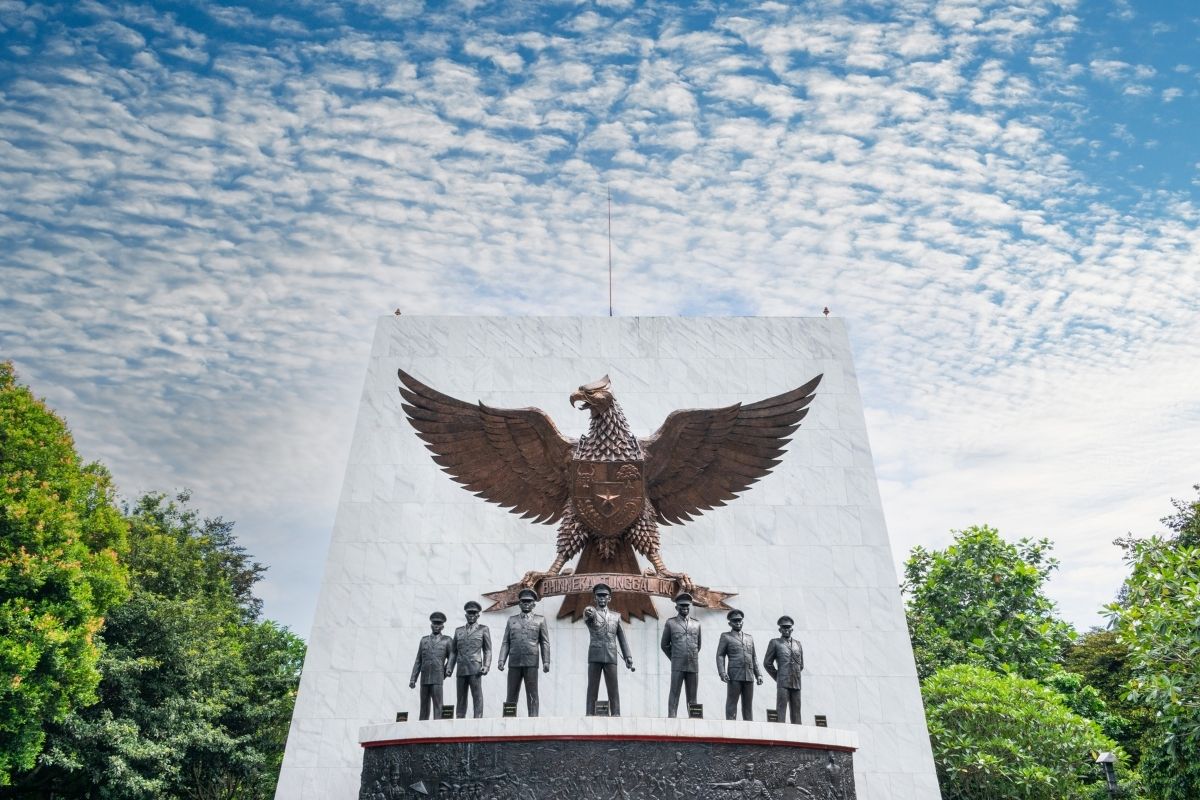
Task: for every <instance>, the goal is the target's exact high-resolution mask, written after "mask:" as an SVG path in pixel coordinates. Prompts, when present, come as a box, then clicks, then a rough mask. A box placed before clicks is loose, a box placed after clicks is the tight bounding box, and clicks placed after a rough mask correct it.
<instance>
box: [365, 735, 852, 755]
mask: <svg viewBox="0 0 1200 800" xmlns="http://www.w3.org/2000/svg"><path fill="white" fill-rule="evenodd" d="M546 740H553V741H565V742H591V741H601V742H703V743H705V744H753V745H764V746H768V747H799V748H803V749H807V750H835V751H837V752H840V753H853V752H854V751H855V750H856V749H857V748H855V747H845V746H843V745H837V744H819V743H817V742H781V741H779V740H778V739H729V738H723V737H718V736H650V735H646V734H629V735H625V736H622V735H620V734H617V735H612V734H576V733H572V734H563V735H561V736H555V735H549V734H516V735H513V736H437V737H430V738H427V739H381V740H379V741H376V742H360V743H359V744H360V745H361V746H362V747H363V748H367V747H391V746H392V745H399V744H475V743H481V742H535V741H546Z"/></svg>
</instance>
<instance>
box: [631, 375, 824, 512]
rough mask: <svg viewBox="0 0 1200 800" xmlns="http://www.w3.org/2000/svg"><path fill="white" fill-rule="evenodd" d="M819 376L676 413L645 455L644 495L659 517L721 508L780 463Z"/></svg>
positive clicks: (646, 446) (650, 442)
mask: <svg viewBox="0 0 1200 800" xmlns="http://www.w3.org/2000/svg"><path fill="white" fill-rule="evenodd" d="M822 377H824V376H823V375H818V376H817V377H815V378H813V379H812V380H811V381H809V382H808V383H806V384H804V385H803V386H801V387H799V388H797V389H793V390H792V391H790V392H785V393H783V394H781V395H778V396H776V397H771V398H768V399H766V400H760V401H758V402H757V403H751V404H750V405H745V406H744V405H742V404H741V403H737V404H735V405H732V406H726V407H725V408H710V409H699V410H688V411H675V412H673V413H672V414H671V415H670V416H669V417H667V420H666V422H664V423H663V424H662V427H661V428H659V429H658V430H657V431H656V432H655V434H654V435H653V436H651V437H650V438H649V439H643V440H642V448H643V449H644V450H645V453H646V494H647V495H648V497H649V498H650V502H651V504H653V506H654V511H655V516H656V517H657V518H658V521H659V522H661V523H663V524H665V525H670V524H672V523H680V522H687V521H688V520H690V519H691V518H692V517H694V516H698V515H700V514H701V513H703V512H705V511H707V510H709V509H710V508H716V507H717V506H723V505H725V504H726V503H727V502H729V501H730V500H732V499H733V498H734V497H736V496H737V494H738V492H742V491H744V490H745V489H746V488H747V487H749V486H750V484H752V483H754V482H755V481H757V480H758V479H759V478H761V477H763V476H764V475H766V474H767V473H769V472H770V471H771V469H772V468H773V467H775V466H776V465H777V464H778V463H779V460H778V458H779V456H780V455H782V454H783V450H784V445H786V444H787V443H788V442H789V441H790V440H789V439H788V438H787V437H788V436H790V435H791V434H792V433H793V432H794V431H795V430H796V428H797V427H798V426H799V425H800V420H802V419H804V417H805V415H806V414H808V404H809V403H811V402H812V400H813V397H815V396H816V388H817V384H819V383H820V382H821V378H822Z"/></svg>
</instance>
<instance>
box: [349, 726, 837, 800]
mask: <svg viewBox="0 0 1200 800" xmlns="http://www.w3.org/2000/svg"><path fill="white" fill-rule="evenodd" d="M359 742H360V743H361V744H362V746H363V748H364V752H363V768H362V782H361V788H360V790H359V795H358V796H359V799H360V800H400V798H415V797H435V798H458V799H459V800H692V798H706V799H707V798H713V799H714V800H720V799H721V798H728V799H729V800H734V798H759V797H762V798H767V797H770V798H775V800H781V799H782V800H798V799H799V798H805V799H806V800H808V799H811V800H855V796H856V795H855V789H854V766H853V753H854V750H855V749H856V748H857V737H856V735H855V734H854V733H852V732H850V731H842V730H836V729H833V728H815V727H809V726H806V725H782V724H768V723H764V722H726V721H715V720H702V719H662V718H638V717H630V718H618V717H613V718H605V717H584V718H578V719H567V718H550V717H542V718H527V717H526V718H516V719H511V718H510V719H460V720H453V721H425V722H417V723H411V722H410V723H393V724H388V725H371V726H368V727H364V728H361V729H360V731H359Z"/></svg>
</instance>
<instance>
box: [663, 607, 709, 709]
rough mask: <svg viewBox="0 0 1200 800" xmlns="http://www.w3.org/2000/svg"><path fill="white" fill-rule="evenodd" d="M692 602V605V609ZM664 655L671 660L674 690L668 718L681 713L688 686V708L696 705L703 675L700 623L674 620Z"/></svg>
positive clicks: (667, 628)
mask: <svg viewBox="0 0 1200 800" xmlns="http://www.w3.org/2000/svg"><path fill="white" fill-rule="evenodd" d="M690 604H691V603H690V600H689V605H690ZM661 647H662V651H663V652H664V653H665V654H666V655H667V658H669V659H671V690H670V692H669V693H668V695H667V716H668V717H673V716H675V713H676V712H677V711H678V710H679V690H680V688H682V687H683V686H684V685H686V686H687V701H688V704H689V705H691V704H692V703H695V702H696V689H697V684H698V681H699V672H700V623H699V622H697V621H696V620H694V619H692V618H691V617H683V616H677V617H671V618H670V619H669V620H667V621H666V623H665V624H664V625H663V635H662V642H661Z"/></svg>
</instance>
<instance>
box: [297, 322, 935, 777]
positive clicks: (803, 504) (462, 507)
mask: <svg viewBox="0 0 1200 800" xmlns="http://www.w3.org/2000/svg"><path fill="white" fill-rule="evenodd" d="M399 368H403V369H404V370H406V371H407V372H409V373H411V374H412V375H414V376H415V377H417V378H418V379H419V380H421V381H424V382H425V383H428V384H429V385H430V386H432V387H434V388H436V389H438V390H439V391H442V392H445V393H447V394H450V395H452V396H454V397H458V398H461V399H463V400H466V401H469V402H474V401H475V400H482V401H483V402H485V403H487V404H488V405H490V406H496V407H502V408H520V407H527V406H534V407H538V408H542V409H544V410H545V411H546V412H547V413H549V414H550V415H551V416H552V417H553V418H554V420H555V422H556V424H557V425H558V427H559V429H560V430H561V431H562V432H563V433H564V434H565V435H568V436H578V435H579V434H580V433H582V432H583V431H584V430H585V429H586V425H587V420H588V415H587V413H586V412H580V411H577V410H575V409H573V408H571V406H570V404H569V402H568V398H569V396H570V394H571V392H572V391H574V390H575V389H576V388H577V387H578V386H579V385H580V384H583V383H586V382H590V381H594V380H596V379H597V378H599V377H601V376H602V375H605V374H607V375H609V376H610V377H611V379H612V390H613V393H614V394H615V396H616V397H617V399H618V401H619V402H620V403H621V405H622V407H623V409H624V411H625V415H626V417H627V418H628V420H629V423H630V425H631V426H632V429H633V431H634V432H635V433H636V434H637V435H639V436H647V435H649V434H651V433H653V432H654V431H655V430H657V429H658V427H659V426H660V425H661V424H662V422H663V420H664V419H665V418H666V417H667V415H668V414H669V413H670V412H672V411H674V410H676V409H680V408H713V407H719V406H725V405H729V404H731V403H735V402H739V401H740V402H745V403H749V402H755V401H758V400H761V399H763V398H766V397H771V396H773V395H776V394H779V393H781V392H784V391H787V390H790V389H793V388H795V387H797V386H799V385H801V384H802V383H804V382H806V381H808V380H809V379H810V378H812V377H813V376H814V375H816V374H818V373H824V375H825V377H824V380H823V381H822V382H821V385H820V387H819V389H818V391H817V396H816V399H815V400H814V402H813V404H812V406H811V411H810V413H809V415H808V417H807V418H806V419H805V420H804V423H803V425H802V426H801V428H800V429H799V430H797V431H796V433H795V434H794V435H793V436H792V442H791V444H790V445H789V446H788V451H787V452H786V453H785V454H784V455H783V456H782V459H781V463H780V464H779V466H778V467H776V468H775V471H774V472H773V473H772V474H771V475H768V476H767V477H765V478H764V479H762V480H761V481H759V482H758V483H756V484H755V485H753V486H751V487H750V488H749V490H747V491H746V492H745V493H744V494H742V495H741V496H740V497H738V498H737V499H735V500H733V501H731V502H730V503H729V504H728V505H727V506H725V507H723V508H716V509H713V510H711V511H708V512H705V513H704V514H703V515H702V516H700V517H698V518H696V519H695V520H693V521H692V522H689V523H687V524H684V525H672V526H663V527H662V528H661V535H662V553H663V557H664V559H665V561H666V564H667V566H668V567H669V568H671V569H674V570H679V571H682V572H686V573H688V575H690V576H691V577H692V579H694V580H695V581H696V582H697V583H699V584H702V585H705V586H710V587H712V588H714V589H721V590H725V591H730V592H736V593H737V595H736V596H735V597H733V598H732V599H731V600H730V603H731V604H732V605H734V606H736V607H737V608H740V609H742V610H743V611H744V612H745V614H746V622H745V630H746V632H747V633H749V634H751V635H753V637H754V640H755V642H756V643H757V648H758V655H759V658H760V659H761V658H762V656H763V655H764V654H765V652H766V647H767V642H768V641H769V640H770V639H771V638H772V637H773V636H776V635H778V634H777V632H776V630H775V620H776V619H777V618H778V617H779V616H780V615H782V614H789V615H791V616H792V617H794V618H795V621H796V625H795V632H794V635H795V638H797V639H798V640H799V641H800V642H801V643H802V644H803V646H804V653H805V671H804V690H803V719H804V721H805V722H812V720H813V718H814V715H817V714H820V715H824V716H826V717H827V718H828V722H829V725H830V726H831V727H833V728H838V729H844V730H851V731H854V732H855V733H856V734H857V736H858V738H859V743H860V748H859V750H858V751H857V753H856V754H855V757H854V774H855V783H856V790H857V796H858V798H860V800H918V799H919V800H933V799H934V798H937V797H939V793H938V786H937V778H936V775H935V773H934V766H933V757H932V752H931V750H930V746H929V737H928V733H927V731H926V727H925V716H924V711H923V708H922V705H921V696H920V692H919V687H918V683H917V677H916V669H915V666H914V663H913V657H912V650H911V646H910V644H909V640H908V631H907V629H906V627H905V621H904V612H903V608H902V606H901V602H900V594H899V591H898V589H897V585H898V582H897V579H896V573H895V569H894V567H893V560H892V553H891V550H890V548H889V544H888V535H887V528H886V526H885V524H884V518H883V511H882V509H881V507H880V499H879V492H878V487H877V485H876V479H875V471H874V467H873V464H872V461H871V451H870V446H869V444H868V441H867V431H866V423H865V421H864V418H863V409H862V400H861V398H860V397H859V391H858V384H857V381H856V379H855V374H854V365H853V363H852V359H851V352H850V343H849V340H848V338H847V335H846V330H845V328H844V326H843V324H842V322H841V321H840V320H837V319H783V318H771V319H763V318H719V319H714V318H683V319H679V318H621V317H617V318H607V317H602V318H585V319H580V318H478V317H409V316H404V317H394V316H389V317H385V318H383V319H381V320H380V322H379V325H378V328H377V329H376V334H375V342H374V345H373V348H372V352H371V358H370V362H369V365H368V370H367V376H366V383H365V386H364V390H363V396H362V401H361V405H360V409H359V417H358V423H357V427H356V430H355V434H354V441H353V444H352V447H351V451H350V460H349V465H348V466H347V470H346V480H345V484H344V487H343V490H342V495H341V499H340V502H339V505H338V512H337V519H336V522H335V524H334V530H333V537H332V541H331V543H330V549H329V556H328V560H327V565H326V571H325V576H324V579H323V582H322V586H321V592H320V597H319V600H318V603H317V611H316V618H315V620H314V623H313V628H312V633H311V636H310V639H309V647H308V656H307V658H306V660H305V665H304V673H303V677H302V678H301V682H300V693H299V696H298V698H297V702H296V710H295V713H294V716H293V720H292V727H291V732H290V735H289V738H288V744H287V752H286V754H285V757H284V764H283V770H282V773H281V777H280V782H279V787H278V790H277V793H276V797H277V798H279V799H280V800H351V798H354V797H356V796H357V794H358V791H359V786H360V776H361V771H362V766H363V760H362V759H363V750H362V748H360V746H359V742H358V731H359V729H360V728H361V727H362V726H363V725H369V724H372V723H383V722H388V721H390V720H392V719H394V718H395V713H396V712H397V711H403V710H408V711H410V712H413V713H412V716H413V717H416V713H415V712H416V708H417V692H416V691H415V690H410V689H409V688H408V676H409V671H410V669H411V668H412V663H413V658H414V656H415V654H416V648H417V644H418V642H419V640H420V638H421V636H422V635H424V634H426V633H428V632H429V624H428V617H429V614H430V612H432V611H438V610H440V611H443V612H445V613H446V614H447V615H448V617H449V622H448V623H447V632H448V633H449V632H452V631H453V629H454V627H455V626H457V625H460V624H462V607H463V604H464V603H465V602H466V601H467V600H481V599H482V595H483V594H484V593H485V592H492V591H495V590H497V589H500V588H503V587H504V586H506V585H508V584H510V583H512V582H514V581H516V580H517V579H519V578H520V577H521V576H522V575H523V574H524V573H525V572H526V571H527V570H538V569H545V568H546V567H547V566H549V565H550V563H551V561H552V560H553V558H554V552H555V547H554V542H555V528H554V527H553V526H550V525H536V524H532V523H530V522H529V521H528V520H522V519H520V518H519V517H517V516H515V515H513V514H510V513H509V512H507V511H505V510H504V509H502V508H499V507H497V506H494V505H491V504H488V503H486V502H484V501H482V500H480V499H479V498H477V497H474V496H472V495H471V494H470V493H469V492H467V491H465V490H464V489H463V488H462V487H460V486H459V485H458V484H456V483H454V482H453V481H452V480H450V478H449V477H447V476H446V475H445V474H444V473H443V472H441V470H440V469H439V468H438V467H437V465H436V464H434V462H433V461H432V459H431V458H430V453H429V451H427V450H426V449H425V448H424V446H423V445H422V443H421V441H420V440H419V439H418V438H417V437H416V435H415V434H414V432H413V430H412V428H411V426H410V425H409V424H408V422H407V421H406V420H405V419H404V416H403V413H402V411H401V409H400V395H399V392H398V391H397V386H398V380H397V378H396V370H397V369H399ZM642 566H646V565H645V564H644V563H643V564H642ZM561 604H562V598H560V597H555V598H548V599H546V600H545V601H543V602H542V603H540V604H539V605H538V609H537V610H538V612H539V613H541V614H544V615H545V616H546V618H547V620H548V621H549V624H550V636H551V640H552V641H551V646H552V650H553V653H552V662H551V663H552V668H551V672H550V673H549V674H545V675H542V676H541V713H542V715H543V717H573V716H577V715H578V716H581V715H582V714H583V712H584V688H585V686H586V684H587V644H588V635H587V631H586V630H585V628H584V625H583V624H582V623H571V622H569V621H567V620H559V619H557V618H556V614H557V612H558V610H559V607H560V606H561ZM654 606H655V608H656V609H657V611H658V619H646V620H645V621H634V622H633V623H631V624H629V625H628V626H627V628H626V630H627V634H628V638H629V644H630V647H631V649H632V651H633V657H634V659H635V662H636V666H637V672H635V673H631V672H628V671H626V670H625V669H623V668H622V669H620V670H619V672H620V681H621V687H620V689H621V705H622V710H623V713H624V715H625V717H624V719H625V720H629V719H632V718H636V717H651V718H653V717H664V716H665V715H666V706H667V690H668V685H669V680H670V675H669V673H670V666H669V663H668V662H667V661H666V659H665V658H664V657H663V655H662V653H661V652H660V651H659V639H660V637H661V635H662V623H663V622H664V621H665V620H666V619H667V618H668V617H670V616H671V615H672V614H673V609H672V605H671V603H670V601H669V600H665V599H662V598H658V599H655V600H654ZM508 613H510V612H500V613H493V614H484V615H483V617H482V620H481V621H482V622H484V623H486V624H487V625H489V626H490V627H491V630H492V641H493V643H494V644H495V645H496V646H497V647H498V646H499V640H500V635H501V634H502V632H503V630H504V624H505V618H506V616H507V615H508ZM694 616H695V618H696V619H698V620H699V621H700V623H701V624H702V625H703V626H704V636H703V647H702V650H701V653H700V664H701V670H702V671H701V673H700V686H699V701H700V702H701V703H703V704H704V706H705V712H706V715H707V717H708V718H709V720H711V719H712V718H713V717H714V716H715V717H720V716H723V714H722V711H723V709H724V703H725V685H724V684H722V683H721V682H720V680H719V678H718V676H717V671H716V665H715V662H714V654H715V650H716V645H717V641H718V639H719V636H720V633H721V632H722V631H724V630H727V626H726V622H725V615H724V614H723V613H716V612H710V611H705V610H703V609H696V610H695V611H694ZM493 658H494V657H493ZM505 680H506V676H505V674H504V673H499V672H497V671H495V670H494V669H493V671H492V673H491V674H490V675H488V676H487V677H485V678H484V679H483V686H484V691H485V694H486V695H487V701H486V704H485V709H484V711H485V714H486V716H487V717H489V718H496V719H499V717H500V715H501V703H502V701H503V699H504V686H505ZM453 695H454V682H453V681H447V682H446V697H445V701H446V702H447V703H451V702H453ZM774 704H775V691H774V685H773V684H772V683H771V681H770V680H769V679H768V681H767V682H766V684H765V685H763V686H761V687H758V689H757V690H756V694H755V697H754V713H755V718H756V719H758V720H764V721H765V719H766V708H767V707H768V706H771V707H773V706H774ZM519 709H520V713H521V714H522V715H523V714H524V713H525V707H524V702H523V700H522V702H521V703H520V704H519ZM409 724H410V725H411V724H414V723H409Z"/></svg>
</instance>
